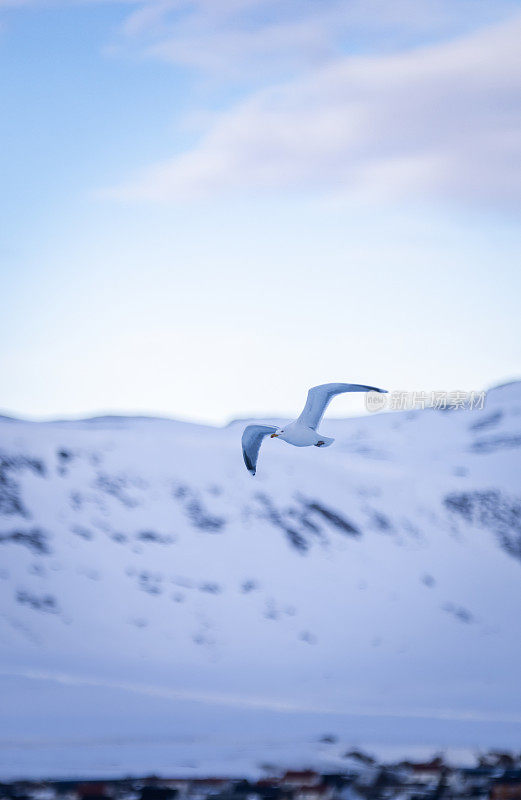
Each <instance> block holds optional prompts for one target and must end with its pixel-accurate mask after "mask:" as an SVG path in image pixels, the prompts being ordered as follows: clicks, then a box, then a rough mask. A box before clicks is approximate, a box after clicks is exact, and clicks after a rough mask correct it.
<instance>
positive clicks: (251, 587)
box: [241, 580, 259, 594]
mask: <svg viewBox="0 0 521 800" xmlns="http://www.w3.org/2000/svg"><path fill="white" fill-rule="evenodd" d="M258 588H259V587H258V585H257V581H253V580H247V581H244V582H243V584H242V586H241V592H242V593H243V594H249V593H250V592H254V591H255V590H256V589H258Z"/></svg>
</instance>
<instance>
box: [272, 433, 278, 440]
mask: <svg viewBox="0 0 521 800" xmlns="http://www.w3.org/2000/svg"><path fill="white" fill-rule="evenodd" d="M278 435H279V434H278V433H272V434H271V436H270V439H276V438H277V436H278Z"/></svg>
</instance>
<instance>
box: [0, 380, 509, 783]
mask: <svg viewBox="0 0 521 800" xmlns="http://www.w3.org/2000/svg"><path fill="white" fill-rule="evenodd" d="M243 427H244V423H243V422H235V423H232V424H231V425H229V426H228V427H226V428H223V429H217V428H210V427H203V426H197V425H191V424H185V423H179V422H174V421H170V420H161V419H137V418H117V417H114V418H100V419H93V420H86V421H81V422H52V423H30V422H22V421H17V420H10V419H7V418H1V419H0V559H1V561H0V564H1V566H0V598H1V599H0V602H1V613H0V637H1V641H2V650H3V655H2V671H3V672H2V674H3V678H2V683H3V687H4V691H5V693H6V695H5V696H6V698H7V705H6V706H4V707H5V708H7V712H6V713H7V717H6V719H7V723H6V724H7V728H8V731H7V733H13V732H14V733H16V735H17V736H19V737H21V738H20V739H19V740H18V739H17V741H18V742H19V744H20V742H21V741H22V739H23V737H24V736H25V737H26V738H27V737H29V738H30V734H31V732H32V727H31V726H32V725H33V723H34V726H35V728H34V729H35V730H36V728H38V725H40V726H41V731H40V733H41V736H42V737H45V736H48V735H49V731H50V730H51V728H50V727H49V726H50V725H51V723H50V722H49V719H51V718H52V720H54V722H52V725H54V728H52V730H53V731H54V732H56V725H57V724H58V723H56V719H55V717H56V715H55V714H54V713H53V712H52V711H49V707H48V703H49V702H50V701H49V686H54V685H55V684H56V685H60V686H67V687H69V688H68V689H67V691H72V689H71V687H76V691H77V692H78V693H79V692H83V695H82V696H83V697H86V696H87V695H88V694H89V692H90V691H93V692H94V693H95V699H94V700H93V704H94V705H95V706H96V709H97V710H96V714H95V715H94V716H92V715H93V714H94V712H93V710H92V707H91V709H90V711H89V713H88V714H86V716H85V719H87V717H88V718H89V719H90V720H91V723H92V729H95V730H99V729H100V728H102V727H103V726H104V722H103V720H104V707H103V704H104V703H105V702H108V701H106V700H101V699H100V698H101V694H100V693H102V692H104V691H108V690H110V689H113V690H114V691H116V690H117V691H122V692H124V693H126V694H125V697H127V696H129V697H130V696H132V697H133V698H135V697H137V696H141V695H142V696H143V697H148V698H155V699H156V700H157V698H161V702H163V703H171V704H172V708H174V707H175V708H177V710H178V712H179V714H181V716H180V717H179V719H181V717H182V718H183V719H185V717H183V715H182V713H181V711H179V709H180V708H181V706H182V704H184V703H188V704H190V703H193V704H195V705H194V708H195V706H197V713H195V717H197V725H196V726H195V728H194V735H195V736H197V735H199V733H200V732H201V728H202V729H203V730H205V731H206V730H207V729H208V726H209V724H210V723H209V722H208V720H210V718H212V719H214V717H215V713H216V711H215V710H216V709H218V710H219V714H220V719H221V720H222V719H224V718H225V717H226V715H227V714H228V712H229V715H230V716H229V719H230V730H231V729H233V715H234V714H235V713H237V714H242V713H249V712H252V713H253V712H258V714H267V715H269V714H271V713H273V714H279V715H280V714H282V715H284V714H285V715H286V716H287V715H290V716H291V715H293V716H292V719H295V718H297V719H302V720H304V718H306V715H308V718H311V717H312V716H313V715H318V717H320V719H321V723H320V724H327V720H328V719H329V720H330V722H329V728H330V729H336V728H335V726H336V727H337V728H338V727H339V726H342V725H344V726H345V721H346V720H347V719H350V720H351V721H352V720H354V719H355V718H356V719H358V720H361V719H365V720H371V725H372V728H371V729H370V731H369V732H368V733H367V735H366V734H365V733H361V734H359V733H357V731H356V730H355V728H354V727H353V726H354V723H350V724H351V728H349V726H348V728H349V729H348V730H347V732H346V736H350V735H351V734H350V733H349V731H351V733H352V738H353V739H356V738H358V739H360V738H364V737H365V738H367V739H370V738H371V737H372V740H373V741H375V742H376V741H383V740H384V739H385V740H386V741H390V740H391V739H392V737H391V738H389V737H390V734H389V727H390V725H394V724H395V723H393V722H392V721H393V720H395V721H396V726H398V727H397V729H398V728H399V729H400V731H403V726H404V724H409V723H408V722H407V721H411V720H412V722H411V726H412V727H410V728H409V730H410V731H411V732H412V733H411V735H412V737H413V738H415V739H417V736H421V735H423V734H417V733H416V732H414V731H416V728H415V727H414V726H415V725H416V724H417V723H415V722H414V721H415V720H416V721H417V720H419V719H421V720H424V721H425V725H424V726H423V728H422V730H423V729H425V730H428V729H429V725H431V728H432V726H437V727H436V730H438V729H439V730H440V731H441V734H440V735H441V736H443V735H444V731H449V730H455V729H456V728H455V727H454V726H456V727H457V726H458V725H459V724H460V723H461V724H462V725H464V724H466V723H467V722H469V721H470V723H472V725H473V728H472V730H474V731H475V738H474V739H472V736H471V739H472V741H462V742H460V743H461V744H466V745H473V744H476V745H478V744H497V742H496V741H490V742H485V741H482V739H485V738H487V736H488V737H489V738H493V736H496V735H497V731H498V730H502V731H504V732H506V733H508V732H510V733H511V734H512V736H517V735H519V734H520V733H521V694H520V692H519V689H518V684H519V675H520V674H521V614H520V608H521V485H520V484H521V482H520V477H521V384H519V383H514V384H509V385H505V386H503V387H499V388H497V389H495V390H493V391H491V392H489V394H488V397H487V404H486V406H485V409H484V410H482V411H463V410H457V411H445V412H442V411H431V410H428V411H417V412H401V413H395V414H381V415H376V416H369V417H365V418H357V419H347V420H336V421H329V422H327V421H326V422H324V424H323V426H322V431H323V433H324V434H325V435H327V436H334V437H335V438H336V443H335V446H334V447H333V448H330V449H327V450H319V449H316V448H308V449H296V448H292V447H289V446H287V445H285V444H284V443H282V442H278V441H273V442H272V441H267V442H266V443H265V444H264V446H263V448H262V451H261V455H260V460H259V470H258V474H257V477H256V478H251V477H250V475H248V473H247V472H246V469H245V468H244V465H243V463H242V457H241V450H240V436H241V433H242V429H243ZM41 685H42V686H44V687H46V688H45V691H42V692H39V690H38V689H37V688H36V687H39V686H41ZM64 691H65V690H64ZM31 692H33V693H34V698H35V700H34V704H29V705H27V704H26V699H27V696H28V693H29V694H30V693H31ZM96 692H98V694H97V695H96ZM71 696H72V695H71ZM78 696H79V695H78V694H76V695H75V697H76V700H75V701H74V702H76V701H77V698H78ZM60 697H61V696H60ZM42 698H43V699H42ZM53 702H54V701H53ZM62 702H64V701H63V698H62V699H57V700H56V703H57V704H58V705H60V704H61V703H62ZM71 702H72V701H71ZM78 702H79V701H78ZM126 702H127V701H126V700H125V701H121V703H122V705H123V706H124V705H125V703H126ZM128 702H129V703H132V702H134V700H129V701H128ZM136 702H137V701H136ZM139 702H141V700H140V701H139ZM31 703H32V701H31ZM46 703H47V705H46ZM176 704H177V705H176ZM145 705H146V704H145ZM60 708H61V705H60ZM146 708H147V709H148V710H146V711H143V713H142V714H141V712H138V711H136V714H135V716H133V717H132V720H133V721H132V722H129V723H128V724H129V726H130V727H129V729H128V730H129V732H130V733H131V734H132V735H134V734H135V735H136V736H138V735H139V734H140V732H142V729H143V728H144V727H146V726H147V725H148V726H149V727H148V728H147V730H151V731H152V730H154V724H155V723H154V719H155V718H154V713H155V712H154V708H155V706H154V702H153V701H152V700H150V703H149V705H148V706H146ZM183 708H184V706H183ZM20 709H22V711H20ZM35 709H36V710H35ZM205 709H212V711H208V713H206V711H205ZM33 712H34V713H33ZM77 713H80V712H79V711H78V712H77ZM111 713H112V712H111ZM158 713H159V712H158ZM176 713H177V712H176ZM60 714H61V717H60V718H62V717H63V719H62V728H60V727H59V725H58V729H60V730H63V731H65V730H67V731H68V730H69V728H67V725H69V726H70V724H71V723H70V720H69V721H68V722H67V721H66V719H65V718H66V714H65V711H63V709H61V710H60ZM89 714H90V716H89ZM108 714H109V712H108V711H107V715H108ZM147 714H148V715H149V716H148V717H147ZM187 714H188V717H189V718H190V719H192V720H193V719H194V718H195V717H194V715H193V714H192V715H191V716H190V714H189V713H188V712H187ZM38 715H40V716H38ZM212 715H213V716H212ZM299 715H300V717H299ZM310 715H311V716H310ZM115 716H116V717H117V716H118V715H117V714H115ZM22 717H23V719H24V727H23V729H22V728H21V729H20V730H18V729H16V730H15V728H16V722H15V720H16V719H18V718H22ZM318 717H317V718H318ZM43 718H45V719H46V720H47V723H48V724H47V723H46V724H45V725H44V724H43V723H42V719H43ZM123 718H124V714H123V716H122V717H121V719H123ZM145 718H146V722H144V721H143V720H144V719H145ZM92 719H95V722H92ZM158 719H159V717H158ZM404 720H405V721H406V722H405V723H404ZM429 721H430V722H429ZM488 723H490V725H492V726H493V728H490V731H492V730H493V733H492V732H490V731H489V733H487V732H486V727H480V726H483V725H485V724H488ZM82 724H83V723H82ZM89 724H90V723H89ZM158 724H159V723H158ZM292 724H293V723H292ZM295 724H297V723H295ZM183 725H184V729H186V724H185V723H183ZM444 725H445V728H444V727H443V726H444ZM85 726H86V727H85V730H87V728H88V725H87V723H85ZM440 726H441V727H440ZM494 726H495V727H494ZM498 726H499V727H498ZM51 727H52V726H51ZM268 727H269V726H268ZM297 728H298V724H297ZM88 729H89V731H90V730H91V728H88ZM38 730H40V728H38ZM114 730H116V729H114ZM360 730H363V725H362V727H361V728H360ZM405 730H407V727H405ZM465 730H466V731H467V733H465V732H463V733H462V734H461V737H462V738H463V739H465V737H467V739H468V737H469V735H470V734H469V733H468V730H470V729H469V728H466V729H465ZM487 730H488V729H487ZM400 735H403V733H400ZM509 735H510V734H509ZM461 737H460V738H461ZM15 738H16V737H15ZM449 738H450V737H449ZM24 741H25V739H24ZM447 741H448V740H447ZM441 743H442V744H443V742H441ZM24 759H25V760H23V759H22V760H21V761H20V765H21V766H20V769H22V766H23V765H24V766H23V768H26V769H31V764H32V763H33V762H32V761H31V759H30V757H29V756H27V758H26V756H24ZM9 763H10V764H11V763H12V753H11V755H10V756H9ZM194 763H195V762H194ZM6 764H7V762H6ZM114 764H115V765H117V768H119V766H120V767H121V768H122V769H123V768H124V767H125V766H126V767H127V768H128V765H126V764H123V763H120V762H118V761H117V759H116V761H115V762H114ZM179 764H180V762H179ZM118 765H119V766H118ZM180 766H182V765H181V764H180ZM43 768H44V767H42V766H41V764H40V766H39V767H35V769H37V770H38V769H43ZM114 768H115V769H116V766H115V767H114ZM57 769H58V766H56V765H55V770H57ZM85 769H87V767H85ZM2 770H3V771H4V773H5V774H7V773H9V768H8V766H6V765H3V764H2V762H1V760H0V771H2Z"/></svg>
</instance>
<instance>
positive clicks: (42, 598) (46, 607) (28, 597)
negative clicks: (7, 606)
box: [16, 589, 59, 614]
mask: <svg viewBox="0 0 521 800" xmlns="http://www.w3.org/2000/svg"><path fill="white" fill-rule="evenodd" d="M16 599H17V601H18V602H19V603H21V604H22V605H25V606H29V608H32V609H33V610H34V611H44V612H45V613H47V614H58V613H59V607H58V602H57V600H56V598H55V597H53V596H52V595H51V594H44V595H36V594H31V592H27V591H25V590H24V589H20V590H19V591H18V592H17V593H16Z"/></svg>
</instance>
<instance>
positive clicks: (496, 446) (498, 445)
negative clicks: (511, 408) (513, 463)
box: [471, 434, 521, 453]
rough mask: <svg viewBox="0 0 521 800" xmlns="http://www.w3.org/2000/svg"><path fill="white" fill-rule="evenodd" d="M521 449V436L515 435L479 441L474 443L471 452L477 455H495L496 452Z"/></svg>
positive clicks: (490, 437) (492, 437)
mask: <svg viewBox="0 0 521 800" xmlns="http://www.w3.org/2000/svg"><path fill="white" fill-rule="evenodd" d="M515 447H521V436H519V435H516V434H513V435H508V434H505V435H504V436H489V438H488V439H478V440H477V441H476V442H474V443H473V445H472V447H471V450H473V451H474V452H475V453H493V452H495V451H496V450H511V449H512V448H515Z"/></svg>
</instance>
